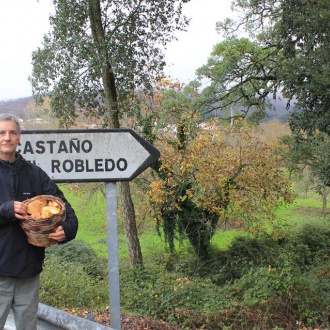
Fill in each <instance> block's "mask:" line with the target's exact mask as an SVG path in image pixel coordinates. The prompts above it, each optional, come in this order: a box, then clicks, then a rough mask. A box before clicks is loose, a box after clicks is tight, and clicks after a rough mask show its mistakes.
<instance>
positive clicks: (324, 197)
mask: <svg viewBox="0 0 330 330" xmlns="http://www.w3.org/2000/svg"><path fill="white" fill-rule="evenodd" d="M322 192H323V193H322V213H323V215H325V214H326V212H327V199H328V187H327V186H323V188H322Z"/></svg>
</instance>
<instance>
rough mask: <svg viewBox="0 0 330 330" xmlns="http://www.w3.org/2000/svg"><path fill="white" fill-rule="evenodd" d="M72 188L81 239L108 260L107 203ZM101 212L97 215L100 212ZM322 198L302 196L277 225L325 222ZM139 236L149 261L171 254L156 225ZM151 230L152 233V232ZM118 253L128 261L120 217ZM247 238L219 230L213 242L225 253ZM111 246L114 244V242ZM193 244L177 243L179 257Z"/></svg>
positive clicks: (282, 211) (70, 195)
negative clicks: (230, 247)
mask: <svg viewBox="0 0 330 330" xmlns="http://www.w3.org/2000/svg"><path fill="white" fill-rule="evenodd" d="M69 187H70V185H62V186H61V189H62V190H63V192H64V193H65V196H66V197H67V199H68V200H69V202H70V203H71V205H72V207H73V208H74V210H75V212H76V214H77V217H78V219H79V230H78V234H77V238H78V239H81V240H83V241H86V242H88V243H89V244H90V245H91V246H92V248H93V249H94V250H95V251H96V253H97V254H98V255H99V256H101V257H105V258H107V255H108V251H107V249H108V247H107V243H108V237H107V219H106V201H105V199H104V196H103V195H102V194H101V193H99V194H96V196H94V198H93V199H92V200H87V201H86V200H84V198H85V197H84V194H83V193H82V192H80V193H78V194H77V192H75V191H70V190H69ZM96 210H97V211H96ZM322 216H323V215H322V198H321V196H319V195H317V194H310V195H309V196H307V197H304V196H298V197H297V198H296V200H295V201H294V203H293V204H291V205H288V206H282V207H281V208H280V209H278V210H277V212H276V217H277V221H278V222H281V224H282V225H288V226H294V225H296V224H299V223H303V222H308V221H311V220H312V219H315V218H321V217H322ZM146 227H147V229H146V230H144V229H143V228H142V229H141V228H139V229H141V230H140V232H139V241H140V245H141V250H142V255H143V258H144V259H145V260H148V259H153V258H156V259H158V258H160V257H162V256H163V255H164V254H166V253H167V252H168V251H167V250H166V247H165V242H164V238H163V237H160V236H159V235H158V233H157V232H156V230H154V229H153V225H150V224H149V225H148V226H146ZM150 227H151V229H150ZM118 228H119V232H118V253H119V259H120V260H123V261H127V260H128V258H129V256H128V248H127V243H126V237H125V233H124V230H123V225H122V220H121V215H120V214H118ZM241 235H245V233H244V232H241V231H239V230H218V231H217V232H216V234H215V235H214V236H213V238H212V240H211V244H212V246H213V247H214V248H216V250H225V249H227V248H228V246H229V245H230V244H231V242H232V241H233V239H234V238H235V237H237V236H241ZM110 244H111V241H110ZM188 249H189V243H188V242H187V241H183V242H177V243H176V250H177V253H184V254H185V253H187V250H188Z"/></svg>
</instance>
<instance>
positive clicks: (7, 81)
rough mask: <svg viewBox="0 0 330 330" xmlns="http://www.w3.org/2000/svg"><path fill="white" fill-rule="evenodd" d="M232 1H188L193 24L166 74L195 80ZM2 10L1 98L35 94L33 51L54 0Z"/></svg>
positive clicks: (13, 2)
mask: <svg viewBox="0 0 330 330" xmlns="http://www.w3.org/2000/svg"><path fill="white" fill-rule="evenodd" d="M230 2H231V0H191V1H190V2H189V3H187V4H184V14H185V15H186V16H188V17H190V18H191V19H192V20H191V24H190V26H189V27H188V31H187V32H180V33H178V34H177V37H178V41H174V42H172V43H171V44H170V45H169V46H168V47H167V50H166V61H167V63H168V67H167V69H166V72H165V73H166V74H170V75H171V76H172V78H173V79H178V80H179V81H180V82H184V83H187V82H189V81H190V80H192V79H194V77H195V71H196V69H197V68H198V67H200V66H201V65H203V64H204V63H206V60H207V58H208V56H209V55H210V53H211V51H212V48H213V46H214V45H215V44H216V43H217V42H219V41H221V39H220V36H219V35H218V34H217V33H216V31H215V24H216V22H217V21H220V20H223V19H224V18H226V17H228V16H230V15H231V14H230ZM0 9H1V10H0V36H1V45H2V47H1V52H0V67H1V78H0V100H10V99H17V98H21V97H26V96H31V94H32V92H31V86H30V83H29V81H28V77H29V75H30V74H31V72H32V65H31V54H32V52H33V51H34V50H36V49H37V47H40V46H41V42H42V37H43V35H44V34H45V33H46V32H47V31H48V29H49V23H48V17H49V13H50V11H51V0H39V1H37V0H4V1H1V5H0Z"/></svg>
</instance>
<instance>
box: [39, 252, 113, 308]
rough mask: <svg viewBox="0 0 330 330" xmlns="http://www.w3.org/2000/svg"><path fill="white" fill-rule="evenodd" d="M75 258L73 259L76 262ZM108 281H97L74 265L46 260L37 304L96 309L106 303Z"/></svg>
mask: <svg viewBox="0 0 330 330" xmlns="http://www.w3.org/2000/svg"><path fill="white" fill-rule="evenodd" d="M77 259H78V257H76V260H77ZM107 287H108V280H107V278H106V277H105V278H103V279H100V278H96V277H94V276H90V275H89V274H88V273H86V269H84V267H83V266H82V265H80V264H79V263H78V262H77V261H76V262H65V263H63V262H60V261H59V258H57V257H56V258H46V260H45V265H44V271H43V272H42V275H41V285H40V302H42V303H44V304H47V305H50V306H52V307H55V308H58V309H66V308H73V309H75V308H77V309H82V310H86V309H97V308H105V307H106V306H107V305H108V304H109V295H108V289H107Z"/></svg>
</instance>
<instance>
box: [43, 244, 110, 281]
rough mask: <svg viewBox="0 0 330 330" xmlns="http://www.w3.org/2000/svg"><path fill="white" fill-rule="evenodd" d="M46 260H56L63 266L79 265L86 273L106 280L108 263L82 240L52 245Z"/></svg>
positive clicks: (47, 252) (48, 249)
mask: <svg viewBox="0 0 330 330" xmlns="http://www.w3.org/2000/svg"><path fill="white" fill-rule="evenodd" d="M46 258H48V259H50V258H55V259H57V262H59V263H62V264H67V263H75V264H79V265H80V266H81V267H82V268H83V270H84V272H86V273H87V274H88V275H91V276H93V277H95V278H97V277H100V278H104V277H105V276H106V274H107V263H106V261H105V260H103V259H101V258H100V257H98V256H97V254H96V252H95V251H94V250H93V248H92V247H91V246H90V245H89V244H88V243H86V242H84V241H82V240H78V239H76V240H72V241H70V242H68V243H66V244H56V245H52V246H50V247H48V248H47V249H46Z"/></svg>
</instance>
